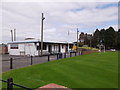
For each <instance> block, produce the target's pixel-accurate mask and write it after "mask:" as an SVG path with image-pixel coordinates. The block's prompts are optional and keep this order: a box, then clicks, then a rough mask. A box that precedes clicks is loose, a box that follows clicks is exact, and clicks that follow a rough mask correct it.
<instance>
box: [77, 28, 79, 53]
mask: <svg viewBox="0 0 120 90" xmlns="http://www.w3.org/2000/svg"><path fill="white" fill-rule="evenodd" d="M78 33H79V31H78V28H77V52H78Z"/></svg>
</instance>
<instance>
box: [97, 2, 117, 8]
mask: <svg viewBox="0 0 120 90" xmlns="http://www.w3.org/2000/svg"><path fill="white" fill-rule="evenodd" d="M109 7H118V3H110V4H105V5H101V6H97V7H96V8H97V9H105V8H109Z"/></svg>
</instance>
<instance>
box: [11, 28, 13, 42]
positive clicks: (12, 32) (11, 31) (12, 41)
mask: <svg viewBox="0 0 120 90" xmlns="http://www.w3.org/2000/svg"><path fill="white" fill-rule="evenodd" d="M11 41H12V42H13V31H12V30H11Z"/></svg>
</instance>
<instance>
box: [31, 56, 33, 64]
mask: <svg viewBox="0 0 120 90" xmlns="http://www.w3.org/2000/svg"><path fill="white" fill-rule="evenodd" d="M32 64H33V56H31V65H32Z"/></svg>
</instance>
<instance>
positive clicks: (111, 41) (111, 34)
mask: <svg viewBox="0 0 120 90" xmlns="http://www.w3.org/2000/svg"><path fill="white" fill-rule="evenodd" d="M115 38H116V33H115V30H114V29H113V28H112V27H109V28H108V29H106V34H105V46H106V48H107V49H110V48H114V47H115Z"/></svg>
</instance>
